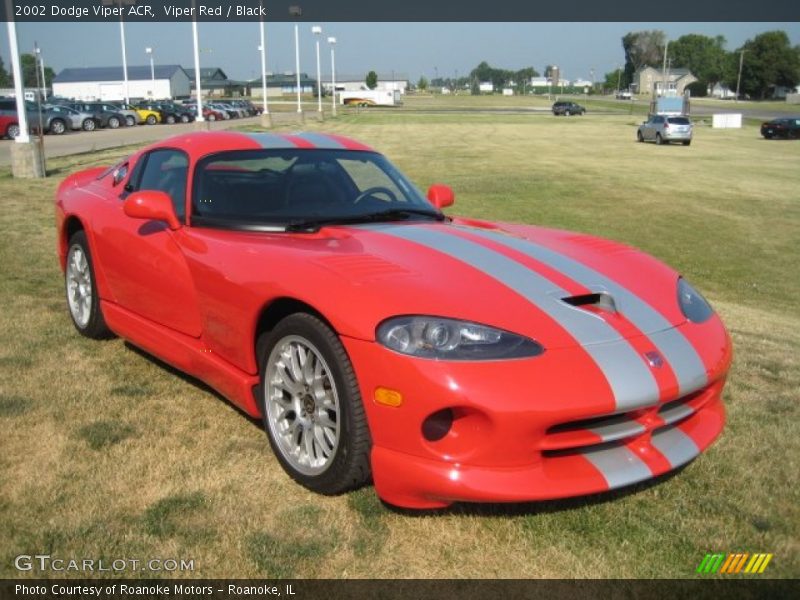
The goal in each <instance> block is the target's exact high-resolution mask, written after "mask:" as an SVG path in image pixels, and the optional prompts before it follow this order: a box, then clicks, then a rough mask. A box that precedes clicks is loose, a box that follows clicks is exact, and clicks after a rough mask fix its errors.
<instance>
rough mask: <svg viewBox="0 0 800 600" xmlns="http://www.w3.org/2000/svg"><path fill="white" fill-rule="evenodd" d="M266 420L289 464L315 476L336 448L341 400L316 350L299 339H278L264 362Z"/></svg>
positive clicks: (308, 343) (306, 341)
mask: <svg viewBox="0 0 800 600" xmlns="http://www.w3.org/2000/svg"><path fill="white" fill-rule="evenodd" d="M264 379H265V381H266V382H267V384H266V386H265V389H264V393H265V395H266V396H265V398H264V400H265V402H264V405H265V409H266V413H267V415H266V417H267V418H266V421H267V423H268V425H269V429H270V434H271V436H272V439H273V440H274V441H275V442H276V445H277V446H278V449H279V450H280V452H281V454H282V455H283V457H284V458H285V459H286V460H287V462H289V464H290V465H291V466H292V467H293V468H294V469H296V470H297V471H298V472H300V473H302V474H303V475H319V474H320V473H323V472H324V471H325V470H326V469H328V467H329V466H330V465H331V463H332V462H333V459H334V457H335V456H336V450H337V448H338V447H339V396H338V393H337V391H336V386H335V384H334V380H333V376H332V375H331V369H330V367H329V366H328V363H327V362H326V361H325V359H324V358H323V357H322V354H321V353H320V351H319V350H318V349H317V348H316V347H315V346H314V344H312V343H311V342H310V341H309V340H307V339H306V338H304V337H301V336H299V335H287V336H286V337H284V338H282V339H281V340H279V341H278V343H277V344H275V346H274V347H273V349H272V352H271V353H270V355H269V358H268V359H267V365H266V373H265V378H264Z"/></svg>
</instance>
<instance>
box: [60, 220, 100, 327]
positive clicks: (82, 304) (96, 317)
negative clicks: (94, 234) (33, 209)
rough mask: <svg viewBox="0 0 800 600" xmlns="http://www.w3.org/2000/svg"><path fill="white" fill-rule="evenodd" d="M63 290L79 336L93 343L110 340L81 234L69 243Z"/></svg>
mask: <svg viewBox="0 0 800 600" xmlns="http://www.w3.org/2000/svg"><path fill="white" fill-rule="evenodd" d="M68 248H69V249H68V250H67V266H66V269H65V271H64V287H65V291H66V294H67V307H68V308H69V315H70V317H71V318H72V323H73V325H75V329H77V330H78V333H80V334H81V335H84V336H86V337H88V338H92V339H101V338H104V337H108V336H109V334H110V331H109V329H108V326H107V325H106V321H105V319H104V318H103V311H102V309H101V308H100V297H99V295H98V293H97V283H96V280H95V276H94V266H93V264H92V255H91V253H90V252H89V244H88V242H87V241H86V234H85V233H84V232H83V231H78V232H77V233H75V234H73V236H72V237H71V238H70V239H69V245H68Z"/></svg>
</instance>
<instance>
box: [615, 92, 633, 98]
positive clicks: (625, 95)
mask: <svg viewBox="0 0 800 600" xmlns="http://www.w3.org/2000/svg"><path fill="white" fill-rule="evenodd" d="M631 98H633V94H631V93H630V92H629V91H627V90H623V91H619V92H617V100H630V99H631Z"/></svg>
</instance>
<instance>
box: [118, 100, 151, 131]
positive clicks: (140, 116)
mask: <svg viewBox="0 0 800 600" xmlns="http://www.w3.org/2000/svg"><path fill="white" fill-rule="evenodd" d="M119 107H120V108H122V109H124V110H130V111H134V112H135V113H136V117H137V123H138V124H140V125H141V124H142V123H146V124H147V125H155V124H156V123H160V122H161V113H160V112H159V111H157V110H149V109H147V108H139V107H138V106H134V105H133V104H125V103H124V102H123V103H121V104H119Z"/></svg>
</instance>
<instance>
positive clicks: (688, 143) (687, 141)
mask: <svg viewBox="0 0 800 600" xmlns="http://www.w3.org/2000/svg"><path fill="white" fill-rule="evenodd" d="M691 143H692V140H686V141H685V142H683V145H684V146H688V145H690V144H691Z"/></svg>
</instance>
